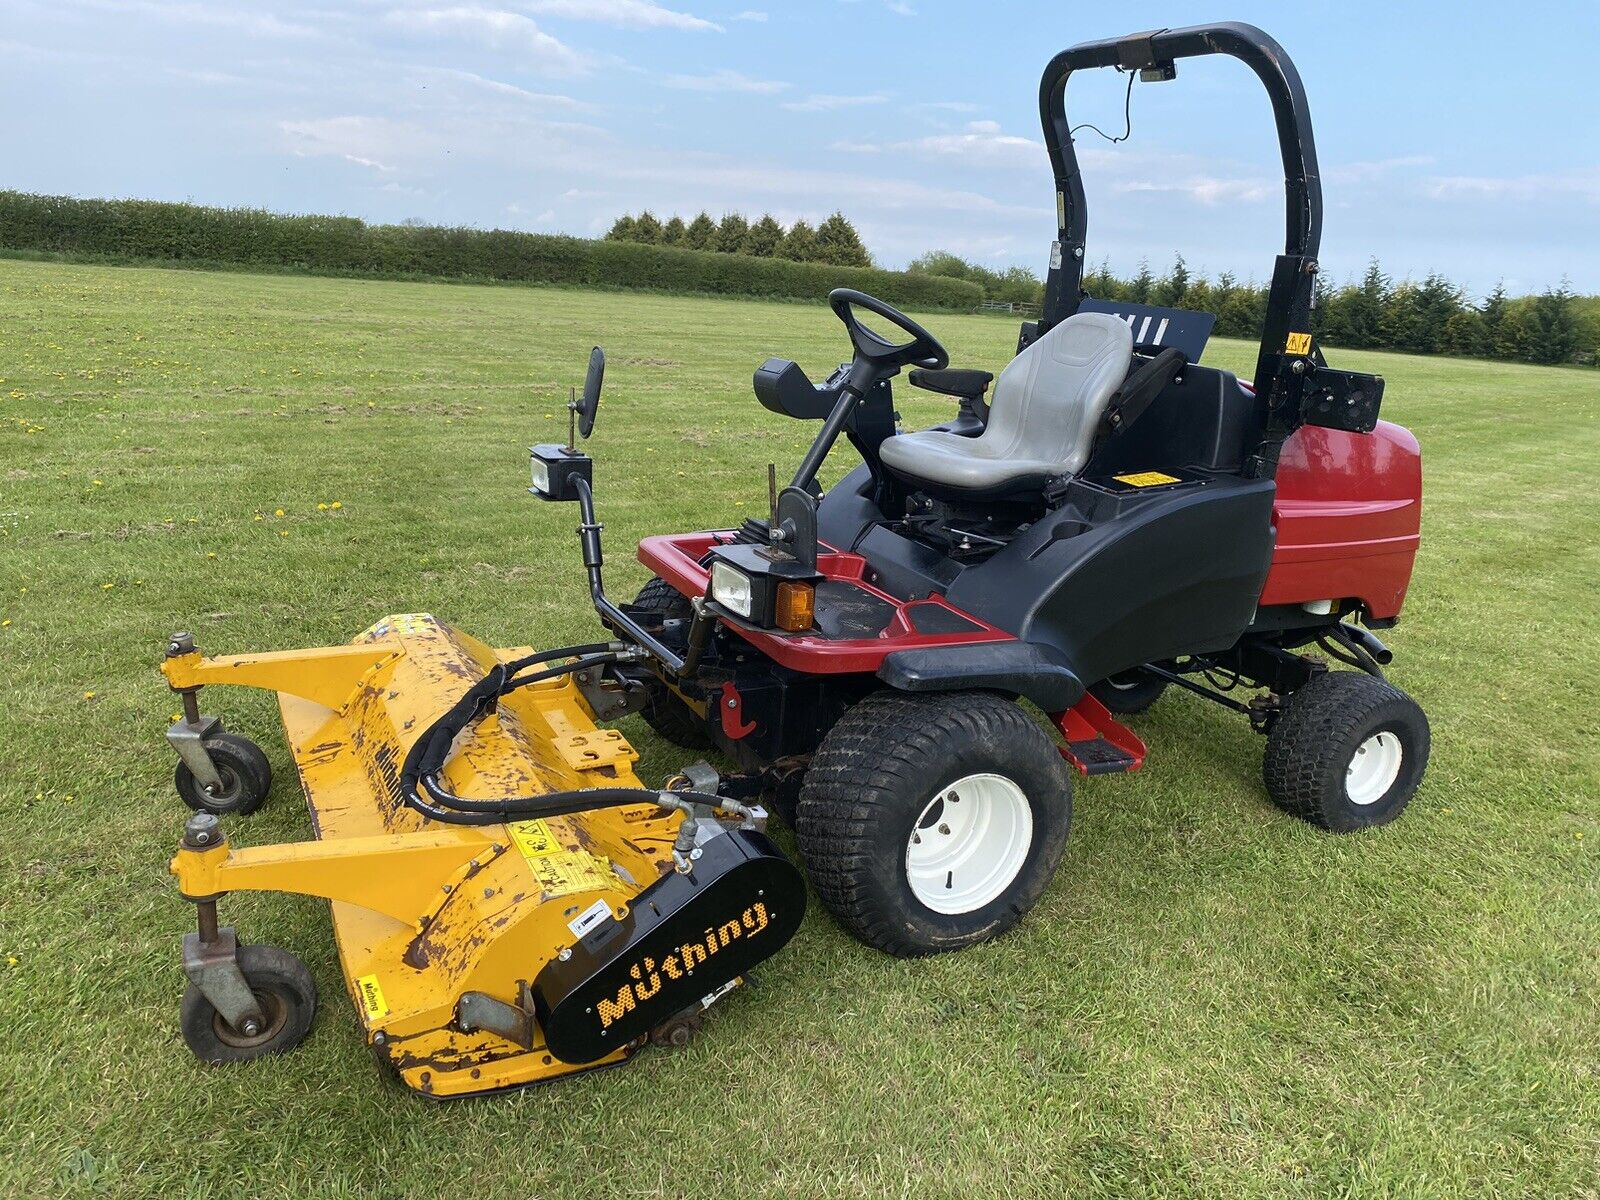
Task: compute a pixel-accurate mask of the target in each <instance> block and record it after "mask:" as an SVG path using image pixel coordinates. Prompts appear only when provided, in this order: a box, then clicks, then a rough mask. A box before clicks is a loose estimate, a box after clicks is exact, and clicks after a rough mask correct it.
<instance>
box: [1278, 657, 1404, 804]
mask: <svg viewBox="0 0 1600 1200" xmlns="http://www.w3.org/2000/svg"><path fill="white" fill-rule="evenodd" d="M1430 747H1431V736H1430V733H1429V730H1428V718H1427V717H1426V716H1425V715H1424V714H1423V711H1422V709H1421V707H1420V706H1419V705H1418V704H1417V702H1416V701H1415V700H1413V699H1412V698H1411V697H1410V696H1408V695H1406V694H1405V693H1404V692H1402V691H1401V690H1400V689H1399V688H1397V687H1394V686H1393V685H1392V684H1389V683H1386V682H1384V681H1383V680H1381V679H1377V678H1374V677H1373V676H1371V675H1367V674H1356V673H1354V672H1350V671H1333V672H1329V673H1327V674H1324V675H1318V676H1317V677H1316V678H1314V679H1312V680H1311V682H1309V683H1307V684H1306V685H1305V686H1303V687H1301V688H1299V689H1298V690H1296V691H1294V692H1291V693H1290V694H1289V696H1288V698H1287V699H1286V700H1285V701H1284V703H1283V711H1282V713H1281V714H1280V715H1279V716H1278V719H1277V720H1276V721H1275V722H1274V723H1273V726H1272V730H1271V732H1270V733H1268V735H1267V752H1266V756H1265V758H1264V759H1263V760H1262V776H1263V778H1264V780H1265V782H1266V785H1267V794H1268V795H1269V796H1271V797H1272V802H1273V803H1274V804H1276V805H1277V806H1278V807H1279V808H1281V809H1283V810H1284V811H1285V812H1288V813H1292V814H1294V815H1295V816H1297V817H1299V818H1300V819H1301V820H1304V821H1309V822H1310V823H1311V824H1313V825H1316V826H1319V827H1321V828H1323V829H1327V830H1330V831H1331V832H1334V833H1351V832H1353V831H1355V830H1357V829H1367V828H1369V827H1371V826H1374V825H1383V824H1386V823H1387V822H1389V821H1392V820H1394V819H1395V818H1396V817H1398V816H1399V815H1400V813H1401V812H1402V811H1403V810H1404V809H1405V806H1406V805H1407V804H1408V803H1410V801H1411V797H1412V796H1413V795H1415V794H1416V790H1417V785H1418V784H1420V783H1421V782H1422V773H1423V771H1424V770H1425V769H1426V768H1427V765H1428V752H1429V749H1430Z"/></svg>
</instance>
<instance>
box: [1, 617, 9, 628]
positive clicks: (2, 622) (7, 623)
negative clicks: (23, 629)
mask: <svg viewBox="0 0 1600 1200" xmlns="http://www.w3.org/2000/svg"><path fill="white" fill-rule="evenodd" d="M10 628H11V620H10V618H9V617H8V618H7V619H6V620H4V621H0V629H10Z"/></svg>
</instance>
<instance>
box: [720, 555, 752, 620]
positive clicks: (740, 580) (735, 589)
mask: <svg viewBox="0 0 1600 1200" xmlns="http://www.w3.org/2000/svg"><path fill="white" fill-rule="evenodd" d="M711 598H712V599H713V600H715V601H716V602H717V603H718V604H720V605H722V607H723V608H725V609H727V610H728V611H729V612H733V613H738V614H739V616H741V617H743V618H745V619H746V620H749V619H750V610H751V608H752V606H753V605H754V603H755V588H754V586H753V585H752V584H751V582H750V576H748V575H746V574H745V573H744V572H743V571H741V570H739V569H737V568H736V567H731V566H729V565H728V564H727V563H725V562H721V561H717V562H713V563H712V564H711Z"/></svg>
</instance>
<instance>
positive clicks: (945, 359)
mask: <svg viewBox="0 0 1600 1200" xmlns="http://www.w3.org/2000/svg"><path fill="white" fill-rule="evenodd" d="M828 303H829V304H830V305H831V306H832V307H833V312H834V315H835V316H837V317H838V318H839V320H841V321H843V322H844V327H845V329H846V330H848V331H849V334H850V342H851V344H852V345H854V346H855V350H856V355H857V356H858V357H859V358H860V359H863V360H865V361H866V362H867V363H869V364H870V365H871V367H872V371H873V374H874V375H877V376H887V375H893V374H894V373H895V372H896V371H898V370H899V369H900V368H901V367H926V368H928V369H929V370H933V371H942V370H944V369H945V368H946V367H948V366H949V365H950V352H949V351H948V350H946V349H945V348H944V347H943V346H942V345H940V343H939V339H938V338H936V337H934V336H933V334H931V333H929V332H928V331H927V330H926V329H924V328H923V327H922V326H921V325H918V324H917V323H916V322H915V321H913V320H912V319H911V318H910V317H908V316H906V315H905V313H903V312H901V311H900V310H899V309H898V308H894V307H891V306H890V305H888V304H885V303H884V302H883V301H882V300H879V299H878V298H877V297H876V296H869V295H867V294H866V293H865V292H858V291H856V290H855V289H854V288H834V289H833V291H831V292H829V293H828ZM857 308H864V309H866V310H867V311H868V312H870V313H873V314H874V315H876V316H880V317H882V318H883V319H884V320H885V321H888V322H889V323H890V324H891V325H893V326H895V328H897V329H900V330H901V331H903V332H905V333H909V334H910V335H911V340H910V341H909V342H906V343H905V344H903V345H899V346H897V345H895V344H894V343H893V342H891V341H889V339H888V338H886V337H884V336H883V335H882V334H880V333H878V332H877V331H876V330H873V329H869V328H868V327H867V326H865V325H863V324H862V323H861V320H860V318H858V317H857V316H856V313H855V310H856V309H857Z"/></svg>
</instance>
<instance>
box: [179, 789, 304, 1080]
mask: <svg viewBox="0 0 1600 1200" xmlns="http://www.w3.org/2000/svg"><path fill="white" fill-rule="evenodd" d="M185 851H187V852H189V853H197V854H210V853H214V852H219V851H220V852H222V853H226V852H227V839H226V838H225V837H224V836H223V833H222V829H221V827H220V826H219V825H218V823H217V818H216V817H215V816H213V815H212V814H210V813H197V814H196V815H195V816H193V817H190V818H189V822H188V824H187V825H186V826H185V827H184V835H183V842H182V844H181V847H180V853H182V852H185ZM188 899H190V900H192V901H193V902H194V905H195V909H196V913H197V916H198V920H199V929H198V931H197V932H195V933H190V934H186V935H185V936H184V939H183V969H184V974H186V975H187V976H188V977H189V986H188V987H187V988H186V989H184V993H183V1003H182V1006H181V1009H180V1016H179V1025H180V1027H181V1029H182V1032H183V1040H184V1042H185V1043H186V1044H187V1045H188V1047H189V1049H190V1050H191V1051H192V1052H193V1053H194V1055H195V1057H196V1058H198V1059H200V1061H202V1062H205V1063H210V1064H212V1065H219V1064H222V1063H230V1062H248V1061H250V1060H251V1059H256V1058H262V1057H265V1056H266V1055H269V1054H283V1053H285V1052H286V1051H289V1050H292V1049H293V1048H294V1047H296V1046H298V1045H299V1044H300V1043H301V1042H302V1041H303V1040H305V1036H306V1034H307V1033H309V1032H310V1031H311V1021H312V1018H313V1017H314V1016H315V1015H316V1008H317V988H316V984H315V982H314V981H313V980H312V978H311V973H310V972H309V971H308V970H306V966H305V964H304V963H302V962H301V961H300V960H299V959H298V958H296V957H295V956H294V955H293V954H290V953H289V952H288V951H287V950H280V949H278V948H277V947H276V946H263V945H240V944H239V938H238V935H237V933H236V932H235V931H234V929H233V928H232V927H231V926H219V925H218V924H217V899H218V897H216V896H190V897H188Z"/></svg>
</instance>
